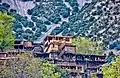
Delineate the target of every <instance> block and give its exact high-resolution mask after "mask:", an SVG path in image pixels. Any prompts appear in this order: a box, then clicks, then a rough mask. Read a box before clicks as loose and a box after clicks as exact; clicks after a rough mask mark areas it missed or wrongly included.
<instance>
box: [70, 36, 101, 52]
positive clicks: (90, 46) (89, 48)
mask: <svg viewBox="0 0 120 78" xmlns="http://www.w3.org/2000/svg"><path fill="white" fill-rule="evenodd" d="M72 44H73V45H76V46H77V48H76V49H77V53H82V54H100V53H101V51H102V46H100V45H98V44H96V43H95V42H92V41H91V40H90V39H87V38H84V37H77V38H74V39H73V41H72Z"/></svg>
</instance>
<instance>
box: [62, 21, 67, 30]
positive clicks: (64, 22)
mask: <svg viewBox="0 0 120 78" xmlns="http://www.w3.org/2000/svg"><path fill="white" fill-rule="evenodd" d="M61 27H62V29H66V28H69V23H68V22H66V21H63V22H62V24H61Z"/></svg>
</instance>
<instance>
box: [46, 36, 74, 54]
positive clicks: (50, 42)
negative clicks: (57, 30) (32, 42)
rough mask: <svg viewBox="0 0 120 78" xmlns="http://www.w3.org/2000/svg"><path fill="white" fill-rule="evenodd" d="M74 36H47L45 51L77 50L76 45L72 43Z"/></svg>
mask: <svg viewBox="0 0 120 78" xmlns="http://www.w3.org/2000/svg"><path fill="white" fill-rule="evenodd" d="M71 43H72V36H47V37H46V38H45V39H44V52H51V51H70V52H76V48H75V47H76V46H73V45H71Z"/></svg>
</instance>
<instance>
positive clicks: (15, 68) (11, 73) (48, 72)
mask: <svg viewBox="0 0 120 78" xmlns="http://www.w3.org/2000/svg"><path fill="white" fill-rule="evenodd" d="M17 57H18V58H19V59H11V60H9V61H8V62H7V63H6V65H7V66H6V67H3V68H2V66H1V68H0V78H61V77H63V78H68V77H67V75H65V74H66V73H65V72H63V71H62V70H61V69H60V68H58V67H57V66H56V65H54V64H50V63H49V62H47V61H45V60H41V59H39V58H35V57H33V56H32V54H31V53H24V54H19V55H17ZM64 76H66V77H64Z"/></svg>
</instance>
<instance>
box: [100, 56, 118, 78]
mask: <svg viewBox="0 0 120 78" xmlns="http://www.w3.org/2000/svg"><path fill="white" fill-rule="evenodd" d="M101 69H102V72H103V77H104V78H120V56H117V57H116V60H115V61H113V62H112V63H108V64H105V65H103V66H102V68H101Z"/></svg>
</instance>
